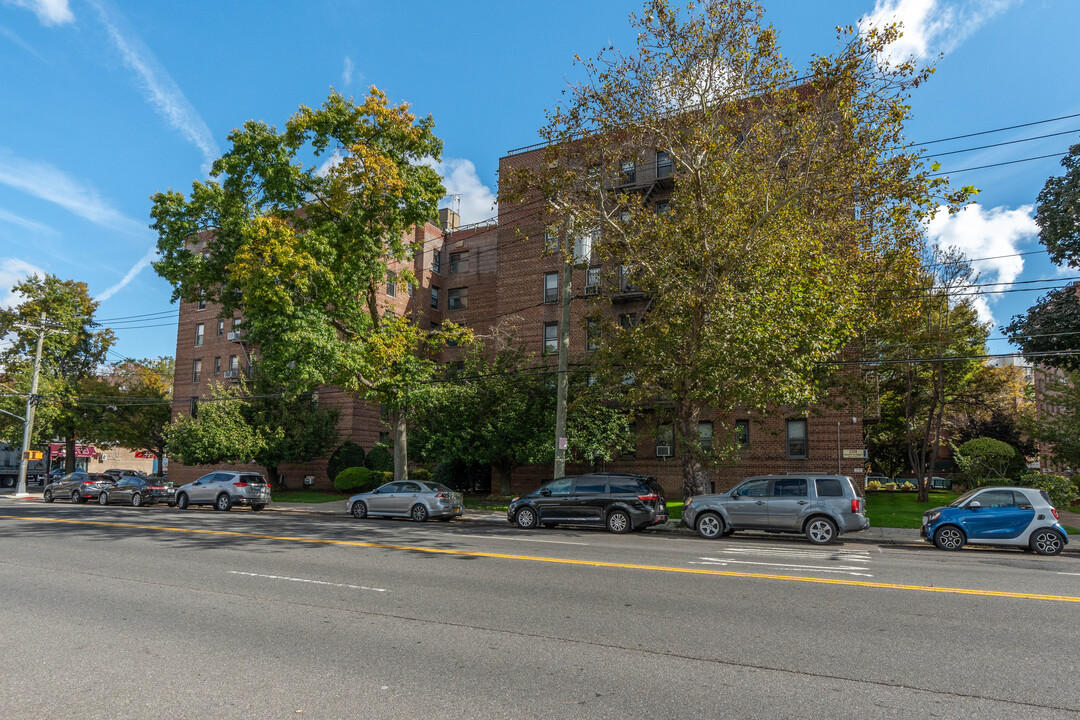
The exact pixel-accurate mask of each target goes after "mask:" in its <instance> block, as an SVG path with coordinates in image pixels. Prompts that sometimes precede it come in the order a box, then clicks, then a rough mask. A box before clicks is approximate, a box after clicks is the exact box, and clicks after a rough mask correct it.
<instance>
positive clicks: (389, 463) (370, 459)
mask: <svg viewBox="0 0 1080 720" xmlns="http://www.w3.org/2000/svg"><path fill="white" fill-rule="evenodd" d="M364 467H366V468H367V469H368V470H379V471H382V472H386V471H387V470H389V471H390V472H394V456H393V455H391V454H390V451H389V450H388V449H387V448H386V446H385V445H376V446H375V447H373V448H371V452H369V453H368V454H367V458H366V459H365V460H364Z"/></svg>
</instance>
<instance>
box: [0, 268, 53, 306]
mask: <svg viewBox="0 0 1080 720" xmlns="http://www.w3.org/2000/svg"><path fill="white" fill-rule="evenodd" d="M31 275H41V276H42V277H44V275H45V271H44V270H42V269H41V268H39V267H38V266H37V265H33V264H31V263H28V262H26V261H25V260H19V259H18V258H4V259H3V260H0V308H10V307H14V306H15V305H17V304H18V303H19V301H20V299H21V297H22V296H20V295H17V294H15V292H14V291H13V290H12V289H11V288H12V287H13V286H14V285H15V283H17V282H19V281H20V280H22V279H23V278H27V277H30V276H31Z"/></svg>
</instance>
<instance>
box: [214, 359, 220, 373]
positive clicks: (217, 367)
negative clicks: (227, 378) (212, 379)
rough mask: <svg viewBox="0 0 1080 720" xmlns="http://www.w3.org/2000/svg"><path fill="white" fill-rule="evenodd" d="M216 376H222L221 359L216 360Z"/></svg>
mask: <svg viewBox="0 0 1080 720" xmlns="http://www.w3.org/2000/svg"><path fill="white" fill-rule="evenodd" d="M214 374H215V375H220V374H221V358H220V357H216V358H214Z"/></svg>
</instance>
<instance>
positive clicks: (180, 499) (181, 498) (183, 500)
mask: <svg viewBox="0 0 1080 720" xmlns="http://www.w3.org/2000/svg"><path fill="white" fill-rule="evenodd" d="M187 506H188V499H187V493H180V494H179V495H177V496H176V507H178V508H180V509H181V510H187Z"/></svg>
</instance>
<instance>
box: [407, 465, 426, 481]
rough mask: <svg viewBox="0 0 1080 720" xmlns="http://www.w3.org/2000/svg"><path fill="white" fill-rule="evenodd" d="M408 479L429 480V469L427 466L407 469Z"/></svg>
mask: <svg viewBox="0 0 1080 720" xmlns="http://www.w3.org/2000/svg"><path fill="white" fill-rule="evenodd" d="M409 479H410V480H419V481H420V482H430V481H431V471H430V470H428V469H427V468H416V469H414V470H410V471H409Z"/></svg>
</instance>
